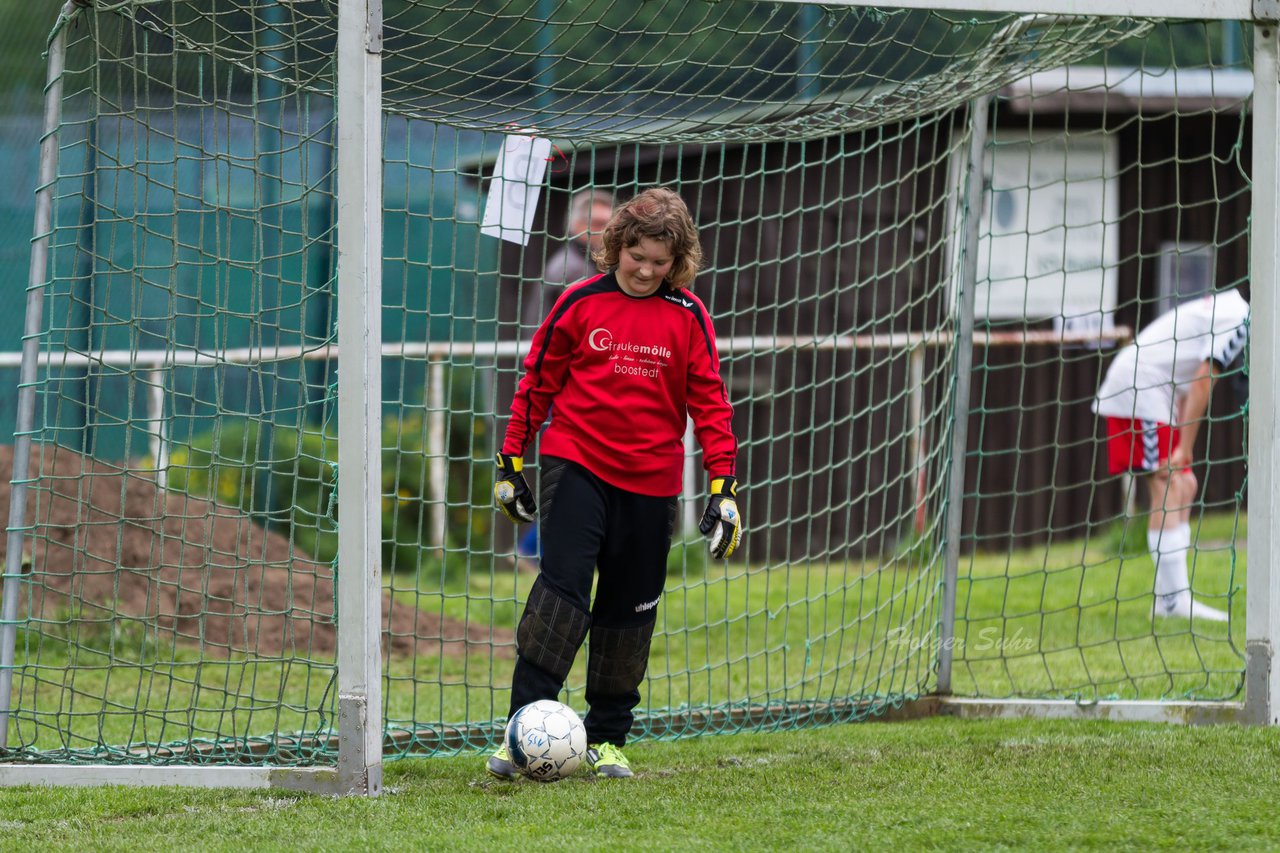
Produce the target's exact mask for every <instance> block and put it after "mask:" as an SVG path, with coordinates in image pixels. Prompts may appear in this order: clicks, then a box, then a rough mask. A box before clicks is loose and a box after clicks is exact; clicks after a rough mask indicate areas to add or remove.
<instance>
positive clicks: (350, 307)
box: [0, 0, 1280, 796]
mask: <svg viewBox="0 0 1280 853" xmlns="http://www.w3.org/2000/svg"><path fill="white" fill-rule="evenodd" d="M731 2H734V3H751V2H753V0H731ZM786 2H793V0H786ZM794 2H801V0H794ZM333 5H334V6H336V8H337V12H338V14H337V55H336V69H337V71H336V91H337V97H336V126H337V142H336V174H337V204H336V210H337V223H336V224H337V253H336V265H337V266H336V269H337V272H336V277H337V281H338V282H339V283H340V285H341V286H339V287H338V288H337V290H338V293H337V299H338V302H337V320H336V322H337V336H338V339H339V347H340V349H341V353H342V357H341V358H338V359H337V360H336V363H337V399H338V407H337V411H338V421H339V428H340V431H341V434H342V437H343V440H342V443H341V445H340V447H339V450H338V453H339V455H338V462H337V472H338V474H337V476H338V480H339V482H340V483H341V488H340V489H339V490H338V519H339V524H340V527H341V537H340V538H339V545H338V548H339V551H338V557H337V560H338V562H337V571H336V586H337V589H336V598H337V600H338V602H339V603H340V607H338V608H337V619H338V624H337V635H338V638H339V641H338V651H337V710H338V718H337V720H336V723H335V732H336V739H337V744H338V758H337V762H336V765H335V766H332V767H328V766H326V767H269V766H252V767H248V766H246V767H200V766H155V767H152V766H145V765H103V766H87V765H70V764H65V765H64V764H37V763H18V762H7V763H6V762H3V761H0V786H3V785H15V784H51V785H92V784H130V785H174V784H176V785H189V786H195V787H223V786H234V787H271V788H282V789H290V790H301V791H311V792H317V793H329V794H354V795H365V796H376V795H378V794H379V793H380V792H381V790H382V762H383V747H384V732H383V728H382V710H381V709H382V708H383V695H382V687H383V683H384V679H383V672H382V660H383V649H382V648H381V639H382V623H383V617H384V614H383V612H382V600H383V576H382V557H381V552H380V548H381V544H382V536H383V534H382V527H381V519H380V512H381V509H380V507H381V499H382V490H383V485H382V483H383V481H382V464H383V462H382V458H383V448H382V447H381V445H380V440H381V436H382V432H383V430H382V421H383V415H382V408H383V401H382V397H381V392H382V369H383V366H382V365H383V361H382V359H383V355H384V344H383V339H382V334H383V332H382V318H381V311H380V306H381V305H382V297H383V282H382V276H383V233H382V222H383V219H382V210H383V197H382V194H383V157H382V152H383V143H384V140H383V131H384V113H383V74H382V58H383V26H382V24H383V8H382V6H383V3H382V0H333ZM824 5H832V6H854V7H868V8H874V7H877V6H881V5H882V4H879V3H873V2H854V0H832V1H831V2H829V3H826V4H824ZM894 5H895V6H899V7H902V8H910V9H945V10H956V11H968V12H993V13H995V12H1000V13H1026V14H1054V15H1098V16H1132V17H1143V16H1151V17H1156V16H1158V17H1161V18H1171V17H1187V18H1196V19H1217V20H1239V21H1252V22H1253V40H1254V41H1253V45H1254V47H1253V79H1254V87H1253V95H1252V119H1253V127H1252V134H1253V136H1252V142H1253V148H1252V157H1253V159H1252V172H1251V176H1250V178H1251V181H1252V187H1253V194H1252V207H1251V228H1252V233H1253V234H1258V235H1275V234H1277V233H1280V50H1278V47H1277V43H1278V40H1280V34H1278V32H1277V29H1278V26H1280V24H1278V22H1280V0H1041V2H1035V0H957V2H949V0H931V2H925V0H898V2H896V3H895V4H894ZM79 6H80V4H78V3H77V2H75V0H68V2H67V4H66V5H65V7H64V8H63V11H62V15H63V17H64V18H68V19H69V18H71V17H73V16H74V15H75V14H76V13H77V9H78V7H79ZM66 36H67V27H65V26H62V27H59V28H58V29H57V31H56V33H55V36H54V38H53V39H52V42H51V44H50V47H49V52H48V64H49V80H50V82H51V85H50V87H49V89H48V91H47V92H46V116H45V135H44V137H43V139H42V147H41V166H40V177H39V194H38V204H37V212H36V222H35V227H34V232H33V233H34V235H35V238H36V239H35V241H34V243H33V247H32V256H31V269H30V280H29V290H28V309H27V311H28V313H27V319H26V337H25V339H24V342H23V362H22V368H21V369H22V385H21V389H20V393H19V408H18V428H17V431H16V449H15V468H14V483H15V488H14V493H13V500H12V505H11V507H10V513H9V533H8V551H7V560H6V564H5V567H4V583H3V590H2V596H3V598H2V602H3V603H2V607H3V609H2V610H0V752H3V751H4V749H5V748H6V746H7V742H6V738H7V731H8V727H9V715H10V712H11V707H10V704H9V703H10V697H11V693H12V689H13V683H12V682H13V671H14V666H15V658H14V646H15V637H16V632H17V626H18V624H19V613H18V608H19V601H20V595H19V584H20V582H21V580H22V578H23V574H24V569H23V564H22V560H23V532H22V528H23V525H24V524H25V523H26V520H25V519H26V511H27V505H26V503H25V499H26V492H25V487H24V483H25V482H26V481H27V480H28V478H29V475H30V470H29V468H28V467H27V465H28V461H29V458H30V446H31V437H30V436H31V433H32V430H33V423H34V418H35V408H36V370H37V367H38V365H39V363H40V360H41V358H42V357H43V356H42V355H41V353H40V351H39V344H38V341H37V337H38V335H39V333H40V331H41V313H40V312H41V309H42V304H43V293H42V290H41V288H42V286H43V285H44V283H45V282H46V280H47V269H46V266H45V264H46V258H47V256H48V253H49V251H50V245H49V236H50V233H51V230H52V217H53V212H52V207H53V198H54V186H53V185H54V183H55V181H56V179H57V176H58V171H57V169H58V163H57V157H58V153H59V146H58V139H57V130H58V128H59V126H60V122H61V116H60V115H59V112H58V111H59V108H60V104H61V98H62V92H61V91H60V81H61V77H62V72H63V69H62V63H63V62H64V60H65V44H66ZM971 115H972V116H973V117H974V118H973V121H974V122H975V128H974V132H973V133H972V146H973V149H972V150H971V151H970V155H971V159H970V163H969V172H970V175H972V174H973V172H974V171H979V172H980V170H981V157H982V151H983V145H984V143H985V138H984V136H983V129H984V128H985V123H986V118H987V114H986V101H985V100H984V99H979V100H978V101H976V102H975V106H974V109H973V110H972V111H971ZM968 190H969V197H968V200H967V205H968V207H969V209H971V210H972V209H980V208H981V190H982V188H981V181H977V182H974V181H972V180H971V181H970V184H969V186H968ZM961 234H962V238H961V239H962V248H963V251H962V252H961V253H960V255H961V256H962V257H963V270H964V275H965V281H966V286H965V287H964V289H963V294H964V296H965V298H964V299H962V300H960V306H959V307H960V312H961V313H960V316H959V317H958V319H957V323H956V325H957V328H958V335H957V338H956V340H957V345H958V350H957V369H958V370H959V375H958V376H957V382H956V392H955V393H956V398H955V405H956V412H957V423H958V426H957V429H956V430H955V433H954V434H953V435H952V436H951V437H950V439H951V442H952V443H953V451H952V454H951V463H950V464H951V466H952V467H951V469H950V470H949V471H948V472H947V476H948V493H949V501H948V507H949V514H948V517H947V518H946V525H945V528H946V532H947V540H946V574H945V576H944V582H943V588H942V598H941V602H942V605H941V615H940V625H941V636H940V640H941V643H940V644H939V649H940V653H939V656H938V661H937V670H936V675H937V685H938V692H937V695H934V696H930V697H925V698H923V699H921V700H919V704H918V706H917V707H916V708H915V713H918V714H919V715H926V714H933V713H941V714H954V715H960V716H975V717H977V716H983V717H991V716H1014V715H1017V716H1036V717H1044V718H1063V717H1071V718H1090V717H1091V718H1100V719H1125V720H1147V721H1167V722H1191V723H1217V722H1238V723H1250V724H1265V725H1275V724H1280V662H1277V661H1276V660H1275V657H1276V645H1277V643H1280V447H1278V446H1277V444H1278V442H1280V436H1278V435H1277V432H1278V429H1280V428H1278V427H1277V425H1278V424H1280V397H1278V396H1277V392H1276V388H1275V386H1274V383H1272V382H1267V381H1263V382H1256V383H1254V384H1253V386H1252V388H1251V399H1250V403H1249V413H1250V420H1249V442H1248V472H1249V477H1248V480H1249V494H1250V499H1249V507H1248V520H1249V538H1248V549H1247V556H1248V570H1247V589H1248V598H1247V610H1246V626H1245V627H1246V646H1245V691H1244V699H1243V701H1242V702H1148V701H1136V700H1134V701H1127V700H1115V701H1097V702H1085V703H1080V702H1071V701H1063V700H1032V699H1027V700H992V699H965V698H957V697H953V696H950V695H949V693H950V684H951V677H952V672H951V649H952V645H951V642H950V640H951V639H952V638H953V636H954V634H953V631H954V617H955V612H954V611H955V607H956V599H955V595H956V586H957V578H956V566H957V564H958V562H959V559H960V556H959V548H960V544H959V537H960V532H961V526H960V525H961V516H960V509H959V508H960V507H961V504H962V503H963V500H962V499H963V488H964V459H965V452H964V448H965V440H966V436H965V431H964V427H963V424H964V423H965V419H964V417H963V415H964V414H966V413H967V408H966V407H967V403H968V390H969V389H968V382H969V373H970V370H969V367H970V365H971V359H972V352H973V348H974V335H975V332H974V304H973V294H974V287H973V286H972V284H973V281H974V279H975V278H976V276H977V271H976V266H977V252H976V248H975V246H976V241H977V239H978V222H977V217H976V216H974V217H970V218H969V220H968V221H967V222H966V227H965V229H963V231H962V232H961ZM1249 267H1250V279H1251V285H1252V287H1251V296H1252V298H1251V306H1252V323H1253V326H1254V329H1255V333H1254V334H1253V335H1252V336H1251V363H1252V369H1253V370H1254V371H1256V372H1257V373H1258V375H1259V376H1262V377H1274V376H1280V349H1278V348H1277V345H1276V335H1275V334H1273V333H1272V332H1271V330H1274V329H1278V328H1280V294H1277V284H1278V283H1280V282H1278V272H1277V271H1278V270H1280V241H1277V240H1273V239H1255V240H1253V241H1252V242H1251V246H1250V258H1249ZM1055 340H1057V341H1058V342H1061V341H1062V340H1063V338H1062V336H1058V337H1057V338H1055ZM979 343H981V342H979ZM918 344H919V341H908V342H906V343H901V344H897V345H900V346H902V347H904V348H910V347H914V346H916V345H918ZM848 345H849V348H852V347H854V346H855V345H856V344H855V342H853V341H852V339H850V341H848ZM823 346H830V342H825V343H824V344H823ZM135 355H136V353H135ZM909 710H910V709H909Z"/></svg>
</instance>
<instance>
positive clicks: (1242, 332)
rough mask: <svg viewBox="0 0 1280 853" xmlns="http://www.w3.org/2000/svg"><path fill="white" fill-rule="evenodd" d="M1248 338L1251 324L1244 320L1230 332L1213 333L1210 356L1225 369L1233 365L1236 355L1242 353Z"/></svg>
mask: <svg viewBox="0 0 1280 853" xmlns="http://www.w3.org/2000/svg"><path fill="white" fill-rule="evenodd" d="M1248 340H1249V324H1248V322H1242V323H1241V324H1240V325H1239V326H1237V327H1236V328H1235V329H1234V330H1233V331H1231V332H1229V333H1228V334H1225V335H1218V334H1215V335H1213V341H1212V343H1211V344H1210V346H1209V354H1208V357H1209V358H1211V359H1213V360H1214V361H1215V362H1216V363H1217V365H1218V368H1219V369H1221V370H1224V371H1225V370H1227V369H1229V368H1230V367H1231V363H1232V362H1233V361H1235V360H1236V356H1238V355H1240V353H1241V351H1242V350H1243V349H1244V345H1245V343H1247V342H1248Z"/></svg>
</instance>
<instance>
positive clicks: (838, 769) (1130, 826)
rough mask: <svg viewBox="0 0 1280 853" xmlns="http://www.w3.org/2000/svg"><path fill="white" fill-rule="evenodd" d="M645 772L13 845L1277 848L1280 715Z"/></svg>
mask: <svg viewBox="0 0 1280 853" xmlns="http://www.w3.org/2000/svg"><path fill="white" fill-rule="evenodd" d="M629 756H630V758H631V761H632V764H633V766H634V767H635V768H636V769H637V771H638V774H637V776H636V778H634V779H631V780H628V781H623V782H617V781H614V782H605V781H595V780H593V779H591V778H590V777H586V776H575V777H573V778H571V779H568V780H566V781H563V782H560V783H557V784H554V785H541V784H538V783H534V782H525V781H520V782H516V783H504V782H497V781H491V780H488V779H486V778H485V777H484V776H483V775H482V771H481V765H480V758H479V756H477V755H474V754H473V755H467V756H459V757H456V758H433V759H419V760H412V761H402V762H396V763H394V764H391V765H389V766H388V767H387V775H386V794H385V795H384V796H383V797H382V798H380V799H376V800H361V799H341V800H335V799H330V798H323V797H314V796H305V795H294V794H282V793H278V792H274V793H269V792H237V791H212V792H211V791H196V790H176V789H151V790H147V789H125V788H98V789H54V790H50V789H35V788H22V789H11V790H5V791H0V838H2V839H3V842H2V844H3V846H4V847H5V848H6V849H38V850H64V849H73V850H90V849H92V850H130V851H135V850H137V851H145V850H161V851H166V852H167V851H170V850H173V849H184V850H186V849H202V850H245V849H250V850H285V849H287V850H352V849H360V850H395V851H404V850H448V851H470V850H475V851H505V850H512V851H518V850H527V849H535V850H643V851H651V850H662V851H665V850H679V851H683V850H699V849H701V850H806V851H807V850H850V849H881V848H887V849H904V850H914V849H942V850H972V849H1025V850H1048V849H1053V850H1057V849H1064V848H1065V849H1072V848H1077V849H1078V848H1105V849H1108V850H1126V849H1128V850H1150V849H1162V848H1163V849H1210V850H1212V849H1222V850H1228V849H1229V850H1244V849H1258V850H1261V849H1276V848H1277V847H1280V822H1277V821H1276V820H1275V809H1274V803H1275V792H1276V790H1277V787H1278V786H1280V731H1277V730H1275V729H1249V728H1243V727H1237V726H1220V727H1206V728H1194V729H1193V728H1180V727H1174V726H1159V725H1146V724H1123V723H1094V722H1026V721H1009V720H1002V721H982V722H974V721H962V720H954V719H933V720H923V721H918V722H911V723H867V724H852V725H842V726H835V727H829V728H822V729H810V730H804V731H798V732H787V733H771V734H740V735H734V736H732V737H711V738H700V739H697V740H689V741H681V742H677V743H651V744H641V745H636V746H633V747H631V748H630V749H629Z"/></svg>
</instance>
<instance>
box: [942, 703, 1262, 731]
mask: <svg viewBox="0 0 1280 853" xmlns="http://www.w3.org/2000/svg"><path fill="white" fill-rule="evenodd" d="M938 713H939V714H940V715H942V716H947V717H963V718H966V719H1041V720H1115V721H1117V722H1129V723H1179V724H1183V725H1216V724H1222V723H1248V722H1251V720H1250V718H1249V715H1248V714H1247V713H1246V709H1245V705H1243V704H1241V703H1238V702H1154V701H1152V702H1145V701H1139V700H1134V701H1125V700H1106V701H1101V702H1088V703H1083V702H1073V701H1071V700H1070V699H961V698H955V697H941V698H939V700H938Z"/></svg>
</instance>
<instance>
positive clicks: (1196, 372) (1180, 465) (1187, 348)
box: [1093, 290, 1249, 622]
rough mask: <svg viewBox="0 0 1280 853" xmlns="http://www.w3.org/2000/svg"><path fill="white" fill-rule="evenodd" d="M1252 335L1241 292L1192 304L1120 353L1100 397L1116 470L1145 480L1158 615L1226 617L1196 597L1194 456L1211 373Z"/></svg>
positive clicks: (1216, 372)
mask: <svg viewBox="0 0 1280 853" xmlns="http://www.w3.org/2000/svg"><path fill="white" fill-rule="evenodd" d="M1248 336H1249V304H1248V303H1247V302H1245V301H1244V299H1243V297H1241V296H1240V294H1239V293H1237V292H1236V291H1235V290H1225V291H1222V292H1220V293H1215V294H1212V295H1210V296H1205V297H1203V298H1200V299H1193V300H1190V301H1188V302H1184V303H1182V304H1181V305H1179V306H1178V307H1176V308H1174V309H1173V310H1172V311H1168V312H1166V313H1164V314H1162V315H1161V316H1159V317H1157V318H1156V319H1155V320H1153V321H1152V322H1151V323H1150V324H1149V325H1148V326H1147V327H1146V328H1144V329H1143V330H1142V332H1141V333H1140V334H1139V335H1138V337H1137V339H1136V340H1135V341H1134V342H1133V343H1131V344H1129V345H1128V346H1126V347H1125V348H1124V349H1122V350H1121V351H1120V352H1119V353H1118V354H1117V355H1116V357H1115V360H1114V361H1112V362H1111V367H1110V368H1109V369H1108V370H1107V375H1106V377H1105V378H1104V379H1103V381H1102V385H1101V387H1100V388H1099V389H1098V394H1097V399H1096V400H1095V401H1094V404H1093V410H1094V412H1096V413H1097V414H1099V415H1102V416H1103V417H1105V418H1106V422H1107V436H1108V456H1109V461H1110V469H1111V473H1112V474H1120V473H1124V472H1132V473H1135V474H1140V475H1142V477H1143V479H1144V480H1145V481H1146V486H1147V496H1148V497H1149V498H1150V501H1151V517H1150V520H1149V522H1148V527H1147V545H1148V547H1149V548H1150V550H1151V559H1152V561H1153V562H1154V563H1155V566H1156V576H1155V584H1154V593H1155V605H1154V607H1153V608H1152V613H1153V615H1155V616H1164V617H1180V618H1183V619H1202V620H1206V621H1213V622H1223V621H1226V619H1227V614H1226V613H1224V612H1222V611H1221V610H1218V609H1216V608H1213V607H1210V606H1209V605H1207V604H1205V603H1203V602H1200V601H1196V600H1194V599H1193V598H1192V597H1191V584H1190V582H1189V581H1188V579H1187V552H1188V551H1189V550H1190V548H1191V505H1192V503H1194V501H1195V499H1196V489H1197V483H1196V475H1195V474H1193V473H1192V472H1191V463H1192V461H1193V460H1192V453H1193V452H1194V450H1195V442H1196V436H1197V435H1198V434H1199V431H1200V424H1201V422H1202V421H1203V419H1204V417H1205V414H1206V412H1207V411H1208V409H1209V397H1210V394H1211V392H1212V389H1213V381H1214V379H1216V378H1217V376H1218V375H1219V374H1221V373H1223V372H1224V371H1226V370H1227V368H1228V366H1229V365H1231V363H1232V362H1233V361H1235V360H1236V357H1237V356H1239V355H1240V354H1241V352H1242V350H1243V349H1244V347H1245V344H1246V343H1247V341H1248Z"/></svg>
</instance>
